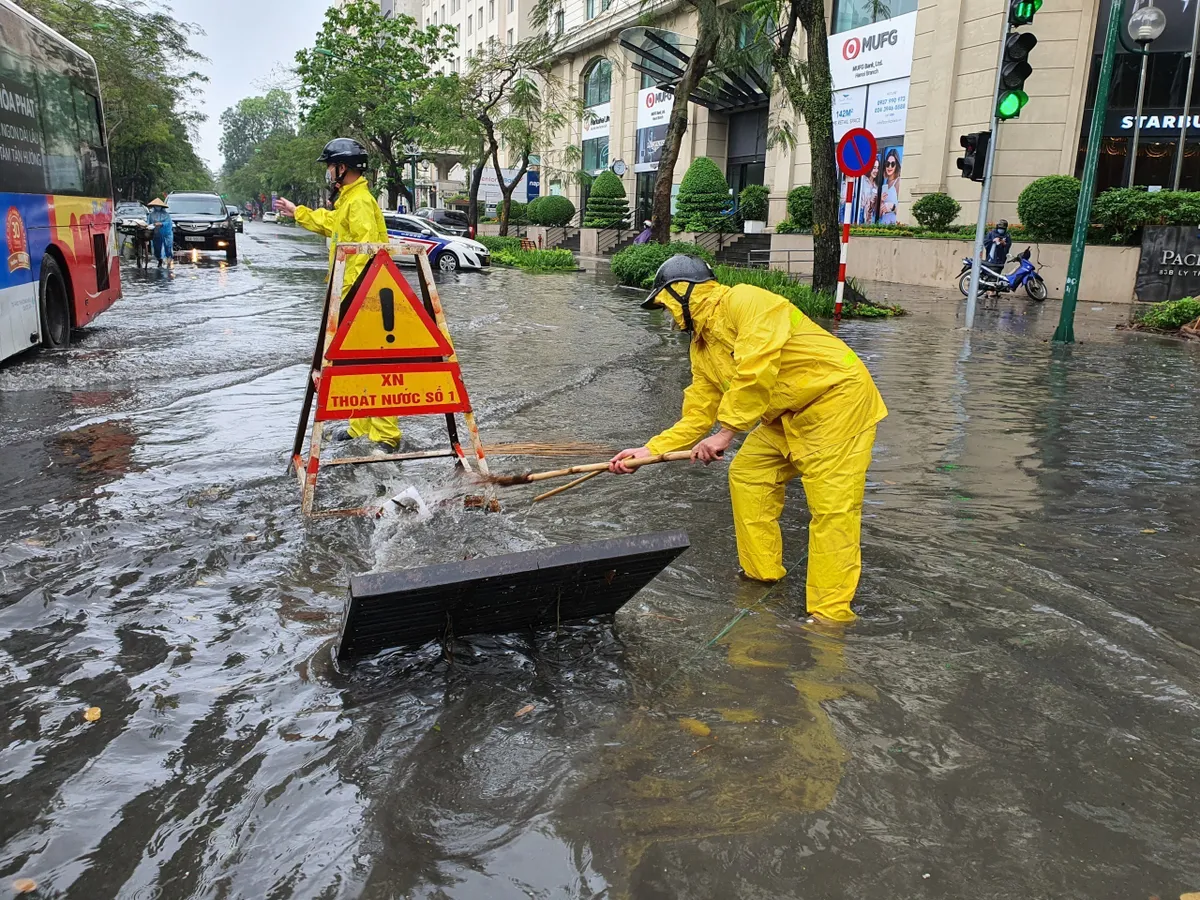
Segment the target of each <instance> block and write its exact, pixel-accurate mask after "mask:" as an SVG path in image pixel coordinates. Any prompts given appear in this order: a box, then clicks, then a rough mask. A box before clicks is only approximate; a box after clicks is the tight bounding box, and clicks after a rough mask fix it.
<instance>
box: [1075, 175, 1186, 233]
mask: <svg viewBox="0 0 1200 900" xmlns="http://www.w3.org/2000/svg"><path fill="white" fill-rule="evenodd" d="M1092 221H1093V222H1094V223H1095V224H1098V225H1100V226H1101V228H1102V229H1103V231H1104V235H1105V237H1106V238H1107V239H1108V240H1109V241H1111V242H1112V243H1114V244H1123V243H1139V242H1140V239H1141V230H1142V229H1143V228H1145V227H1146V226H1149V225H1200V193H1196V192H1194V191H1158V192H1156V193H1153V194H1151V193H1149V192H1148V191H1147V190H1146V189H1145V188H1113V189H1112V190H1108V191H1105V192H1104V193H1103V194H1101V195H1100V196H1099V197H1097V198H1096V201H1095V203H1094V204H1093V205H1092Z"/></svg>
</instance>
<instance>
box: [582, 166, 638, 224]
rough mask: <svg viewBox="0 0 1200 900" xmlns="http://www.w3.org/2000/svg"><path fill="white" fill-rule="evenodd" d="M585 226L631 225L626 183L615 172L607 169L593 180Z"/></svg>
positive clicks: (585, 214) (585, 215) (584, 221)
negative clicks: (626, 197)
mask: <svg viewBox="0 0 1200 900" xmlns="http://www.w3.org/2000/svg"><path fill="white" fill-rule="evenodd" d="M583 227H584V228H628V227H629V201H628V200H627V199H625V185H624V184H622V183H621V179H620V178H618V177H617V176H616V174H615V173H613V172H610V171H608V170H605V171H603V172H601V173H600V174H599V175H598V176H596V180H595V181H593V182H592V189H591V192H590V193H589V194H588V202H587V209H586V210H585V213H584V217H583Z"/></svg>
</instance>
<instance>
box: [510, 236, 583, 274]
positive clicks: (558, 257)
mask: <svg viewBox="0 0 1200 900" xmlns="http://www.w3.org/2000/svg"><path fill="white" fill-rule="evenodd" d="M517 245H518V246H517V248H516V249H504V250H500V251H498V252H496V253H493V254H492V262H494V263H496V264H497V265H500V266H512V267H514V268H518V269H524V270H525V271H527V272H554V271H559V272H561V271H570V272H573V271H575V269H576V268H578V266H577V265H576V264H575V255H574V254H573V253H571V251H570V250H561V249H555V250H521V249H520V241H517Z"/></svg>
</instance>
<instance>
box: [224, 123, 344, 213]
mask: <svg viewBox="0 0 1200 900" xmlns="http://www.w3.org/2000/svg"><path fill="white" fill-rule="evenodd" d="M324 145H325V139H324V137H313V136H311V135H297V134H295V133H294V132H292V131H290V130H280V131H276V132H275V133H273V134H271V135H269V136H268V137H267V138H266V139H265V140H263V141H262V142H261V143H259V144H257V145H255V146H254V147H252V148H251V152H250V156H249V160H248V161H247V162H246V163H245V164H244V165H242V166H241V167H239V168H238V169H236V170H234V171H233V172H231V173H229V174H227V175H225V176H224V177H223V178H222V179H221V188H222V190H224V191H225V193H227V194H228V195H229V197H230V199H236V200H238V201H240V202H245V201H246V200H257V199H258V198H259V196H260V195H262V194H266V195H268V196H269V195H270V194H271V192H273V191H274V192H276V193H278V194H279V195H280V196H281V197H287V198H289V199H290V200H292V201H294V202H296V203H305V204H312V203H314V202H315V201H316V200H317V198H318V197H319V196H320V191H321V189H322V188H323V187H324V186H325V170H324V169H323V168H322V167H321V165H320V164H319V163H317V162H316V161H315V160H316V158H317V156H319V155H320V153H321V148H322V147H324Z"/></svg>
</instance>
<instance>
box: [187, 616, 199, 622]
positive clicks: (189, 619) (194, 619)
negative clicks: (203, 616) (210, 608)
mask: <svg viewBox="0 0 1200 900" xmlns="http://www.w3.org/2000/svg"><path fill="white" fill-rule="evenodd" d="M184 618H185V619H187V620H188V621H189V622H199V621H200V617H199V616H184Z"/></svg>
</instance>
